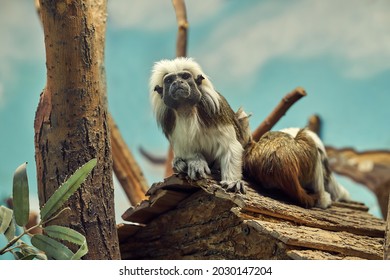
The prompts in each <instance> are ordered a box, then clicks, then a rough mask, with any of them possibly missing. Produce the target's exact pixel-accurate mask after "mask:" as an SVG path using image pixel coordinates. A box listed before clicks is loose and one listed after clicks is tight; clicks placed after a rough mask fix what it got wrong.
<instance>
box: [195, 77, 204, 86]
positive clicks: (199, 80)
mask: <svg viewBox="0 0 390 280" xmlns="http://www.w3.org/2000/svg"><path fill="white" fill-rule="evenodd" d="M203 80H204V77H203V76H202V75H198V77H196V79H195V83H196V84H197V85H198V86H200V85H201V84H202V81H203Z"/></svg>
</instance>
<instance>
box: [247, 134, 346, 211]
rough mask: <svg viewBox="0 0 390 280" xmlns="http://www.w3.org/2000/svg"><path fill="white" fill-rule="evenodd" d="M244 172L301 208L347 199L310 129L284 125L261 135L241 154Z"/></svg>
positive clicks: (316, 137) (324, 152)
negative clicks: (284, 126) (284, 195)
mask: <svg viewBox="0 0 390 280" xmlns="http://www.w3.org/2000/svg"><path fill="white" fill-rule="evenodd" d="M243 162H244V174H245V176H247V177H248V178H250V179H251V180H253V181H255V182H256V183H257V184H259V185H260V186H261V187H264V188H276V189H280V190H282V191H283V192H284V193H285V194H287V195H288V196H289V197H290V198H291V199H292V200H293V201H295V203H297V204H299V205H301V206H303V207H313V206H316V207H320V208H327V207H329V206H330V205H331V203H332V201H348V200H349V194H348V192H347V190H346V189H345V188H344V187H343V186H342V185H340V184H339V183H338V182H337V181H336V179H335V177H334V175H333V174H332V172H331V170H330V168H329V164H328V159H327V155H326V151H325V147H324V145H323V143H322V142H321V140H320V139H319V137H318V136H317V135H316V134H315V133H314V132H312V131H309V130H307V129H299V128H287V129H283V130H281V131H271V132H267V133H266V134H264V135H263V136H262V137H261V138H260V140H259V141H258V142H251V144H250V145H248V146H247V149H246V150H245V153H244V159H243Z"/></svg>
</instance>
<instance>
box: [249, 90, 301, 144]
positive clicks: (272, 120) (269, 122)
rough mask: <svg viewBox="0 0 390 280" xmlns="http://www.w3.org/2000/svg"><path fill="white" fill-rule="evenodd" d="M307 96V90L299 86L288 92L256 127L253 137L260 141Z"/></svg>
mask: <svg viewBox="0 0 390 280" xmlns="http://www.w3.org/2000/svg"><path fill="white" fill-rule="evenodd" d="M304 96H306V91H305V90H304V89H303V88H301V87H297V88H296V89H294V90H293V91H292V92H290V93H288V94H287V95H286V96H285V97H284V98H283V99H282V100H281V101H280V103H279V104H278V106H277V107H276V108H275V109H274V110H273V111H272V112H271V114H269V115H268V117H267V118H266V119H265V120H264V121H263V122H262V123H261V124H260V125H259V126H258V127H257V128H256V130H255V131H254V132H253V134H252V137H253V140H254V141H256V142H257V141H259V139H260V138H261V136H263V135H264V133H266V132H267V131H270V130H271V128H272V127H273V126H274V125H275V124H276V123H277V122H278V121H279V120H280V119H281V118H282V117H283V116H284V114H285V113H286V112H287V110H288V109H289V108H290V107H291V106H292V105H293V104H294V103H295V102H296V101H298V100H299V99H301V98H302V97H304Z"/></svg>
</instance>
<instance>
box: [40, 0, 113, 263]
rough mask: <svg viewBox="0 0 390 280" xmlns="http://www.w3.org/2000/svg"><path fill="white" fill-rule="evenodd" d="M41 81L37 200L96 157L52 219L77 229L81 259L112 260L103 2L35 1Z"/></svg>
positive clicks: (91, 0) (110, 176) (45, 199)
mask: <svg viewBox="0 0 390 280" xmlns="http://www.w3.org/2000/svg"><path fill="white" fill-rule="evenodd" d="M39 4H40V16H41V20H42V24H43V28H44V35H45V47H46V67H47V82H46V87H45V89H44V90H43V92H42V94H41V97H40V101H39V104H38V109H37V112H36V117H35V122H34V129H35V151H36V156H35V158H36V164H37V177H38V178H37V179H38V195H39V201H40V205H41V206H42V205H43V204H44V203H45V202H46V201H47V199H48V198H49V197H50V196H51V195H52V194H53V193H54V191H55V190H56V189H57V188H58V187H59V185H60V184H61V183H62V182H64V180H65V179H66V178H68V177H69V176H70V175H71V174H72V173H73V172H74V171H75V170H76V169H77V168H79V167H80V166H81V165H82V164H84V163H85V162H87V161H88V160H90V159H92V158H97V160H98V163H97V166H96V167H95V168H94V170H93V172H92V174H91V175H90V176H89V177H88V179H87V180H86V181H85V183H84V184H83V186H82V187H81V188H80V189H79V191H78V192H77V193H76V194H75V195H73V196H72V197H71V198H70V199H69V202H68V206H69V207H70V208H71V209H72V210H71V212H70V213H67V214H64V215H61V216H60V218H59V219H57V220H56V221H55V223H56V224H60V225H65V226H70V227H71V228H73V229H75V230H77V231H79V232H80V233H82V234H84V235H85V237H86V239H87V242H88V247H89V252H88V254H87V255H86V256H85V258H86V259H119V258H120V254H119V247H118V237H117V231H116V223H115V213H114V189H113V181H112V159H111V146H110V134H109V129H108V125H107V104H106V84H105V73H104V40H105V23H106V1H105V0H94V1H93V0H89V1H82V0H72V1H45V0H41V1H40V3H39Z"/></svg>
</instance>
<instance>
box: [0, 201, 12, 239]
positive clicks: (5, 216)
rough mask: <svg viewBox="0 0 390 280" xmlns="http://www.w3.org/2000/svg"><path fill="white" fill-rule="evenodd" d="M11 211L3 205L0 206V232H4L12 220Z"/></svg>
mask: <svg viewBox="0 0 390 280" xmlns="http://www.w3.org/2000/svg"><path fill="white" fill-rule="evenodd" d="M12 215H13V211H12V210H11V209H9V208H7V207H5V206H0V234H2V233H5V232H6V231H7V229H8V227H9V226H10V224H11V222H12Z"/></svg>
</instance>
